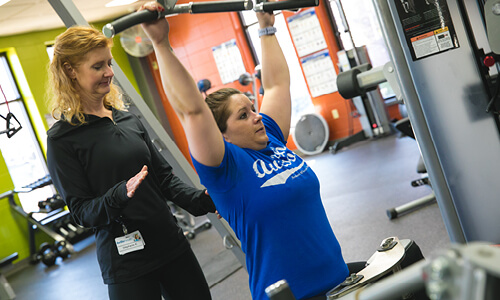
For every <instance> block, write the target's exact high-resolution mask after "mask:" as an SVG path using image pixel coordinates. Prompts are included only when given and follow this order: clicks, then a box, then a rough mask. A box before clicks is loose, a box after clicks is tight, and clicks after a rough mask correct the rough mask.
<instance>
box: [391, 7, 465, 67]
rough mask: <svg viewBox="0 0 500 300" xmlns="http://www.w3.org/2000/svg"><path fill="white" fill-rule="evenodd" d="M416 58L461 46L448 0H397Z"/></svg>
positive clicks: (409, 42) (405, 30) (410, 46)
mask: <svg viewBox="0 0 500 300" xmlns="http://www.w3.org/2000/svg"><path fill="white" fill-rule="evenodd" d="M395 5H396V8H397V11H398V14H399V20H400V21H401V25H402V26H403V30H404V34H405V37H406V43H407V44H408V48H409V49H410V51H411V55H412V58H413V60H414V61H415V60H418V59H422V58H424V57H428V56H430V55H434V54H437V53H441V52H444V51H447V50H450V49H454V48H458V47H459V44H458V38H457V35H456V33H455V28H454V26H453V22H452V20H451V16H450V12H449V10H448V5H447V3H446V0H401V1H399V0H398V1H395Z"/></svg>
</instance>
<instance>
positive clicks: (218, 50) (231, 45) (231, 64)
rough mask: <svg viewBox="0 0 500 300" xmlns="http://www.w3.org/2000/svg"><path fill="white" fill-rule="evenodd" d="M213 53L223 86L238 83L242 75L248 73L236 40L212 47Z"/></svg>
mask: <svg viewBox="0 0 500 300" xmlns="http://www.w3.org/2000/svg"><path fill="white" fill-rule="evenodd" d="M212 53H213V55H214V58H215V64H216V65H217V70H218V71H219V75H220V78H221V80H222V84H226V83H230V82H233V81H236V80H238V78H239V77H240V75H241V74H243V73H245V72H246V70H245V66H244V65H243V60H242V58H241V53H240V49H239V48H238V46H237V45H236V40H235V39H232V40H230V41H228V42H225V43H222V44H221V45H219V46H215V47H212Z"/></svg>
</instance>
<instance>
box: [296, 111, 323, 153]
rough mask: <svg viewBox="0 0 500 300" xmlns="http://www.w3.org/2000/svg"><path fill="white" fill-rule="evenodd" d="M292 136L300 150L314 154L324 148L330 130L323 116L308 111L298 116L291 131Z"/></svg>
mask: <svg viewBox="0 0 500 300" xmlns="http://www.w3.org/2000/svg"><path fill="white" fill-rule="evenodd" d="M292 136H293V140H294V142H295V145H296V146H297V148H298V149H299V151H300V152H302V153H304V154H306V155H315V154H319V153H321V152H323V150H324V149H325V146H326V143H327V142H328V139H329V137H330V132H329V130H328V124H327V123H326V120H325V118H323V116H321V115H320V114H316V113H310V114H305V115H303V116H301V117H300V118H299V120H298V121H297V124H295V128H294V130H293V131H292Z"/></svg>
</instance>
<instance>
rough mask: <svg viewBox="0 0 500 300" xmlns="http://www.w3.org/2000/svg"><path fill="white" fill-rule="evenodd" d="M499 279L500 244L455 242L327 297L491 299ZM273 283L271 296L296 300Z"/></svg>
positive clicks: (498, 294)
mask: <svg viewBox="0 0 500 300" xmlns="http://www.w3.org/2000/svg"><path fill="white" fill-rule="evenodd" d="M389 265H390V264H388V265H387V266H389ZM396 268H397V266H396ZM358 273H359V272H358ZM499 281H500V247H497V246H495V245H491V244H487V243H480V242H473V243H470V244H454V245H452V246H451V247H450V248H449V249H444V250H443V251H442V252H441V253H440V254H439V255H438V256H437V257H435V258H432V259H427V260H421V261H419V262H416V263H414V264H412V265H410V266H408V267H406V268H404V269H402V270H400V271H397V272H395V273H394V274H392V275H390V276H387V277H384V278H383V279H380V280H378V281H375V282H373V283H372V284H370V285H368V286H365V287H363V288H362V289H356V290H355V291H349V293H348V294H345V295H343V296H341V297H340V298H338V297H336V296H335V295H334V294H330V293H328V294H327V300H333V299H342V300H387V299H401V298H403V299H413V298H411V297H408V294H409V293H416V292H420V291H422V290H425V294H426V295H424V296H423V297H425V296H427V297H428V299H449V300H458V299H474V300H493V299H499V298H500V289H499V286H498V282H499ZM275 285H276V286H277V287H281V289H280V290H276V288H274V285H272V286H270V287H269V291H270V292H274V293H273V294H272V296H273V297H274V298H271V299H273V300H274V299H276V300H295V298H294V296H293V294H291V291H289V290H288V289H287V286H284V285H283V284H281V285H277V284H275ZM266 291H268V290H267V289H266ZM417 299H421V297H419V298H417Z"/></svg>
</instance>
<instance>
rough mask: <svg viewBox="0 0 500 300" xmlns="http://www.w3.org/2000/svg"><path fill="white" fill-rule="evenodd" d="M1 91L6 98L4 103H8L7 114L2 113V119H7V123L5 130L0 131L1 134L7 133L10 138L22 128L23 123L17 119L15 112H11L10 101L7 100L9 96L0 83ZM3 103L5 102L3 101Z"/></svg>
mask: <svg viewBox="0 0 500 300" xmlns="http://www.w3.org/2000/svg"><path fill="white" fill-rule="evenodd" d="M0 91H1V92H2V95H3V98H4V101H5V102H4V103H5V105H7V111H8V113H7V115H6V116H5V117H4V116H2V115H0V117H1V118H2V119H4V120H5V122H6V125H5V127H6V128H5V130H2V131H0V134H3V133H6V134H7V137H8V138H9V139H10V138H11V137H12V136H13V135H14V134H16V133H17V132H18V131H19V130H21V128H23V127H22V126H21V123H19V121H18V120H17V118H16V116H14V114H13V113H11V112H10V108H9V101H7V97H6V96H5V93H4V92H3V89H2V85H0ZM2 104H3V103H2Z"/></svg>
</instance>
